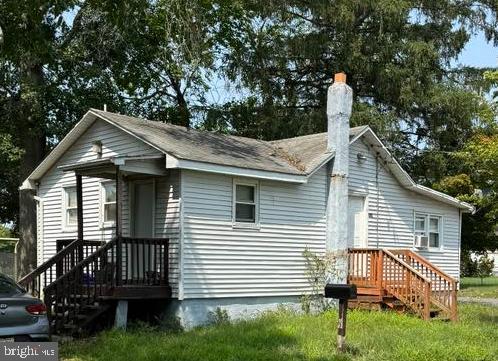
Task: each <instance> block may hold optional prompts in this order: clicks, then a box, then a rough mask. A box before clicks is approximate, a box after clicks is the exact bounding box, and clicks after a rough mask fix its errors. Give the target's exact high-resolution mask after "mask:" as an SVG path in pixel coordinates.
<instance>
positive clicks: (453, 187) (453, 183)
mask: <svg viewBox="0 0 498 361" xmlns="http://www.w3.org/2000/svg"><path fill="white" fill-rule="evenodd" d="M432 188H434V189H435V190H438V191H440V192H443V193H446V194H451V195H453V196H455V197H458V196H463V195H467V196H470V195H472V194H473V193H474V185H473V183H472V180H471V179H470V176H469V175H468V174H457V175H452V176H446V177H444V178H442V179H441V180H440V181H439V182H436V183H434V184H433V185H432Z"/></svg>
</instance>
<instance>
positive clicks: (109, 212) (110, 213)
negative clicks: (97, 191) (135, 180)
mask: <svg viewBox="0 0 498 361" xmlns="http://www.w3.org/2000/svg"><path fill="white" fill-rule="evenodd" d="M101 212H102V214H101V219H102V223H103V226H104V227H105V226H111V225H113V224H114V222H115V221H116V184H115V183H114V182H103V183H102V198H101Z"/></svg>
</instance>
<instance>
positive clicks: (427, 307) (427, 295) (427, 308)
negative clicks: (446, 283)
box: [424, 282, 432, 320]
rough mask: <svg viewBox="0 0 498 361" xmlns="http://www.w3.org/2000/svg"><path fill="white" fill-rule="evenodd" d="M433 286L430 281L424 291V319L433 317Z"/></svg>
mask: <svg viewBox="0 0 498 361" xmlns="http://www.w3.org/2000/svg"><path fill="white" fill-rule="evenodd" d="M431 288H432V285H431V283H430V282H427V283H426V284H425V292H424V320H429V319H430V318H431Z"/></svg>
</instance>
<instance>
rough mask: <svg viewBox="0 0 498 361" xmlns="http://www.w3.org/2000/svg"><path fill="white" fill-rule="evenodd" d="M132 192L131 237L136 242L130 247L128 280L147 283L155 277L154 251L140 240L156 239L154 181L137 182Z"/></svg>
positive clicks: (134, 183)
mask: <svg viewBox="0 0 498 361" xmlns="http://www.w3.org/2000/svg"><path fill="white" fill-rule="evenodd" d="M131 191H132V201H133V202H132V217H131V220H132V223H131V235H132V237H133V238H134V239H135V240H136V241H135V242H132V244H129V245H128V248H129V250H128V252H129V255H130V256H131V257H130V258H131V264H130V265H129V268H128V279H131V280H137V281H138V280H144V281H147V280H148V279H151V278H152V277H153V274H152V273H153V272H154V270H153V269H152V268H153V265H154V262H153V260H154V257H155V254H154V250H153V248H152V247H151V246H149V245H145V244H143V243H145V242H141V241H140V239H143V238H153V237H154V209H155V205H154V202H155V194H154V181H153V180H147V181H135V182H133V186H132V187H131Z"/></svg>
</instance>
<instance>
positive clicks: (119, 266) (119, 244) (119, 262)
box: [116, 236, 123, 286]
mask: <svg viewBox="0 0 498 361" xmlns="http://www.w3.org/2000/svg"><path fill="white" fill-rule="evenodd" d="M122 249H123V240H122V238H121V236H118V237H117V239H116V286H121V285H122V284H123V272H122V271H123V258H122V257H123V253H122Z"/></svg>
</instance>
